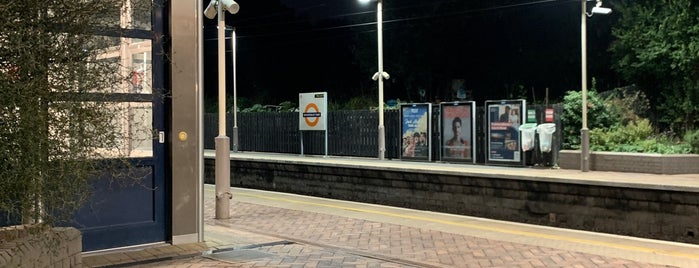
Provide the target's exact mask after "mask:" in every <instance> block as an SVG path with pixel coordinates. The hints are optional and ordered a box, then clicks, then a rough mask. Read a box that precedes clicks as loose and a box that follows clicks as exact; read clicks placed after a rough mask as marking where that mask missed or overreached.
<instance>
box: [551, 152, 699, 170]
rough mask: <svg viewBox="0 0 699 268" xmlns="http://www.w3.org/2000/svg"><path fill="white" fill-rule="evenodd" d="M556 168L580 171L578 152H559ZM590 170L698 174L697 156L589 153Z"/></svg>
mask: <svg viewBox="0 0 699 268" xmlns="http://www.w3.org/2000/svg"><path fill="white" fill-rule="evenodd" d="M558 166H560V167H561V168H565V169H580V151H572V150H562V151H560V153H559V158H558ZM590 169H591V170H596V171H617V172H637V173H651V174H696V173H699V155H691V154H685V155H661V154H641V153H615V152H590Z"/></svg>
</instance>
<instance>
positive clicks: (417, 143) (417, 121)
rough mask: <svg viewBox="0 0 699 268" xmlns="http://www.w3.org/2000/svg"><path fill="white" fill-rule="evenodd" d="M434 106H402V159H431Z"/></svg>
mask: <svg viewBox="0 0 699 268" xmlns="http://www.w3.org/2000/svg"><path fill="white" fill-rule="evenodd" d="M431 117H432V104H430V103H413V104H403V105H401V106H400V122H401V138H402V142H401V159H413V160H424V161H429V160H430V158H431V153H430V152H431V146H430V144H431V137H432V132H431V131H432V128H431V127H430V118H431Z"/></svg>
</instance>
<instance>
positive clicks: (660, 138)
mask: <svg viewBox="0 0 699 268" xmlns="http://www.w3.org/2000/svg"><path fill="white" fill-rule="evenodd" d="M590 149H592V150H593V151H608V152H638V153H660V154H686V153H690V151H691V149H690V146H689V145H688V144H687V143H679V142H675V141H673V140H672V138H671V137H668V136H667V135H654V128H653V126H652V125H651V124H650V121H649V120H648V119H641V120H638V121H637V122H635V121H631V122H629V123H628V124H627V125H626V126H624V127H615V128H611V129H593V130H590Z"/></svg>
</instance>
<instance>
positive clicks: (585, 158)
mask: <svg viewBox="0 0 699 268" xmlns="http://www.w3.org/2000/svg"><path fill="white" fill-rule="evenodd" d="M587 1H589V0H582V13H581V15H580V45H581V53H580V54H581V56H582V59H581V62H582V129H580V154H581V155H580V170H581V171H582V172H588V171H590V130H589V129H588V128H587V17H592V15H594V14H603V15H607V14H609V13H612V10H611V9H609V8H605V7H602V1H601V0H597V4H596V5H595V7H593V8H592V12H591V13H587Z"/></svg>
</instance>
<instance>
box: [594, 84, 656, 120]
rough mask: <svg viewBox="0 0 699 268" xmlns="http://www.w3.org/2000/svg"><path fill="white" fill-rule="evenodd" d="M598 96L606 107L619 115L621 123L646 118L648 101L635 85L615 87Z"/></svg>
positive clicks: (648, 106)
mask: <svg viewBox="0 0 699 268" xmlns="http://www.w3.org/2000/svg"><path fill="white" fill-rule="evenodd" d="M600 97H602V98H603V99H604V102H605V103H607V104H608V105H607V107H609V108H610V109H613V110H615V111H614V113H615V114H618V115H620V116H621V124H622V125H623V124H627V123H629V122H631V121H636V120H640V119H641V118H648V111H649V109H650V101H649V100H648V98H647V97H646V94H645V93H643V91H639V90H637V89H636V87H635V86H628V87H622V88H616V89H613V90H609V91H605V92H602V93H600Z"/></svg>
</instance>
